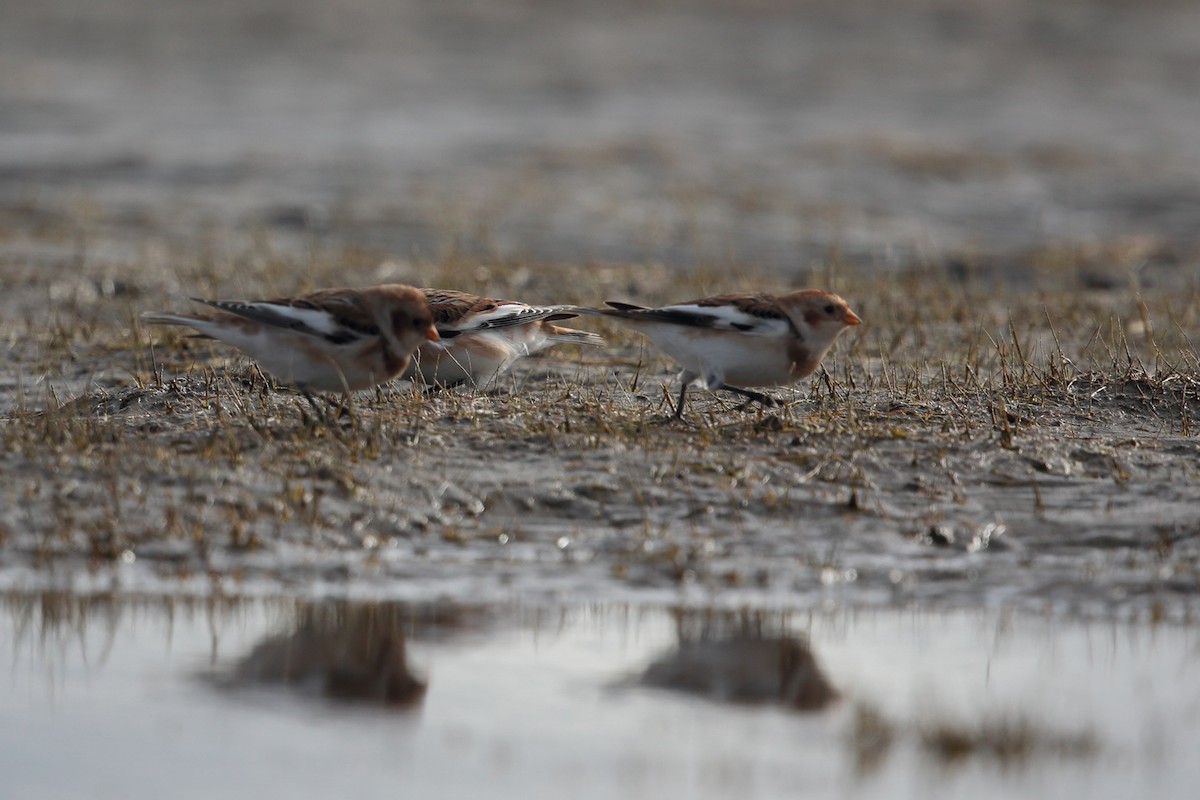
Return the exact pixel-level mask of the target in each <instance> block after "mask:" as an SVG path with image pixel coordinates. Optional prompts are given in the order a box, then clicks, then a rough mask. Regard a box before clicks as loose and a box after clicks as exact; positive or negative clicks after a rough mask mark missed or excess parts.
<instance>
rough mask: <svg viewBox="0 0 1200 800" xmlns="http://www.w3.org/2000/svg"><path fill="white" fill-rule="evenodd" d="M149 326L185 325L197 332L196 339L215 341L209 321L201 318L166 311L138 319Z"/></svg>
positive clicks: (148, 314) (147, 313) (144, 315)
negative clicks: (210, 330) (210, 331)
mask: <svg viewBox="0 0 1200 800" xmlns="http://www.w3.org/2000/svg"><path fill="white" fill-rule="evenodd" d="M138 319H140V320H141V321H142V322H143V323H145V324H147V325H184V326H186V327H188V328H191V329H192V330H194V331H196V334H195V338H198V339H213V338H216V337H214V336H213V335H212V334H211V333H209V332H208V323H209V320H207V319H204V318H201V317H192V316H188V315H187V314H170V313H168V312H165V311H147V312H146V313H144V314H142V315H141V316H140V317H138Z"/></svg>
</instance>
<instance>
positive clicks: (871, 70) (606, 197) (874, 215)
mask: <svg viewBox="0 0 1200 800" xmlns="http://www.w3.org/2000/svg"><path fill="white" fill-rule="evenodd" d="M0 18H2V20H3V22H2V24H0V214H3V215H4V216H7V217H8V218H9V220H10V223H11V221H12V220H13V218H14V217H19V218H20V219H21V223H22V225H25V226H27V225H28V223H29V221H30V220H31V219H33V220H34V221H35V222H36V220H37V219H39V218H40V217H45V218H46V219H48V220H53V219H56V218H60V217H62V216H64V215H65V216H68V217H71V218H79V217H81V216H82V217H85V218H87V219H88V220H90V224H94V225H97V226H101V227H104V228H105V233H106V236H107V237H108V239H109V240H110V241H116V242H120V241H126V242H128V243H129V244H130V247H134V246H136V243H137V242H138V241H139V240H141V239H143V238H144V237H145V236H146V235H148V232H151V231H152V232H153V234H154V235H155V236H159V237H166V239H167V240H168V241H170V242H173V243H175V245H176V246H180V247H183V246H187V243H188V242H189V241H191V240H192V239H193V238H194V237H195V236H197V235H199V232H201V231H203V230H211V229H212V228H213V226H218V227H219V228H220V229H222V230H230V231H243V232H244V231H250V230H256V231H259V232H262V231H266V232H268V233H269V234H270V235H271V236H272V237H274V239H275V240H276V241H279V242H288V241H293V242H296V243H303V242H306V241H307V242H310V243H311V242H312V241H314V237H315V240H316V241H320V242H349V243H353V244H354V245H355V246H358V247H364V248H370V249H378V250H380V251H384V252H390V253H394V254H396V255H397V256H398V257H437V256H439V255H444V254H446V253H448V252H454V253H460V254H465V255H468V256H471V257H479V258H491V259H528V260H530V261H532V262H537V261H550V260H555V261H565V262H569V263H591V262H601V261H640V260H646V261H654V262H661V263H666V264H668V265H678V266H687V265H701V264H702V265H706V266H713V265H716V266H721V265H726V264H728V265H743V264H745V265H755V266H765V267H768V268H772V269H780V270H785V271H786V270H792V269H806V268H808V267H809V266H810V265H812V264H813V263H816V262H819V261H821V260H823V259H829V258H830V255H831V253H832V254H837V255H838V256H840V257H845V258H850V259H854V260H855V261H856V263H859V264H861V265H863V266H864V267H867V268H879V269H887V268H889V267H892V266H894V265H898V264H906V263H911V262H912V261H913V260H914V259H916V260H921V261H924V260H931V261H939V260H943V259H947V258H952V257H954V258H958V257H962V254H964V253H989V254H1013V253H1022V252H1029V251H1030V250H1031V249H1037V248H1039V247H1045V246H1047V245H1054V246H1062V245H1066V246H1076V245H1078V246H1092V245H1094V244H1096V243H1099V244H1100V245H1101V246H1103V245H1104V243H1111V242H1118V243H1120V242H1131V241H1132V242H1135V243H1141V244H1139V245H1138V247H1139V248H1141V249H1144V250H1147V251H1148V252H1149V251H1153V252H1157V253H1164V252H1170V253H1174V254H1176V256H1175V257H1176V259H1177V260H1178V258H1179V257H1180V256H1179V254H1185V253H1189V252H1191V250H1192V248H1194V246H1195V243H1196V241H1197V239H1198V237H1200V224H1198V223H1200V93H1198V92H1197V85H1198V79H1200V4H1198V3H1195V2H1191V1H1190V0H1147V1H1146V2H1136V1H1135V0H1057V1H1056V2H1045V0H892V1H891V2H882V1H880V2H872V1H871V0H811V1H810V2H784V1H783V0H660V1H659V2H643V1H642V0H636V1H635V0H604V1H601V0H595V1H594V2H589V1H588V0H561V1H560V2H549V1H548V0H440V1H439V2H415V1H408V2H405V1H403V0H208V1H207V2H203V3H197V2H192V0H105V2H96V1H95V0H40V1H39V2H37V3H27V2H23V1H22V0H2V2H0ZM5 227H11V225H6V226H5ZM14 248H15V249H17V250H19V249H20V247H19V244H18V243H14V242H12V241H10V242H9V244H8V246H7V249H8V251H9V252H10V253H11V252H12V251H13V249H14Z"/></svg>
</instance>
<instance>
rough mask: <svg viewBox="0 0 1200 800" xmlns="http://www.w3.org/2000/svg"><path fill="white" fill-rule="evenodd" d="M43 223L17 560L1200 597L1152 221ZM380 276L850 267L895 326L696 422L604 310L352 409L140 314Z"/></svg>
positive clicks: (100, 566) (655, 279) (886, 590)
mask: <svg viewBox="0 0 1200 800" xmlns="http://www.w3.org/2000/svg"><path fill="white" fill-rule="evenodd" d="M39 230H44V235H45V237H46V238H47V239H48V240H49V241H48V243H47V245H46V251H47V252H49V253H51V254H54V253H59V255H57V256H52V257H49V256H48V257H45V258H46V259H48V260H46V261H44V262H43V263H34V261H33V260H32V259H31V258H25V257H16V256H12V255H9V256H7V257H6V258H5V259H4V260H3V262H0V274H3V275H4V277H5V279H6V281H8V282H9V284H10V285H12V286H13V287H14V288H13V291H12V292H11V293H10V294H9V295H8V296H7V297H6V299H5V300H4V301H3V303H4V311H3V316H2V317H0V342H2V343H3V347H4V350H5V353H6V364H7V369H6V370H5V372H4V373H3V375H2V376H0V397H3V404H2V405H3V408H4V415H3V419H2V420H0V453H2V455H0V469H2V470H3V471H4V473H5V475H6V480H5V481H4V486H3V489H2V490H0V492H2V493H3V498H2V499H3V510H0V544H2V549H0V575H4V576H6V577H3V579H2V580H3V582H4V583H6V584H9V585H12V584H13V583H14V582H22V581H23V582H28V581H31V580H32V581H33V582H35V583H39V582H44V583H49V584H52V585H58V584H60V583H62V582H64V581H66V582H69V581H71V580H74V578H73V577H72V576H78V575H84V576H101V575H106V574H108V573H110V572H112V571H113V570H117V571H118V572H120V574H121V575H124V576H125V577H124V578H122V580H132V581H135V582H137V581H143V582H149V583H150V584H153V585H158V584H160V583H161V584H163V585H165V586H196V587H200V586H205V587H211V585H213V584H219V585H221V586H222V587H224V588H225V589H227V590H228V589H230V587H234V590H236V587H238V586H242V587H245V586H248V585H253V581H255V580H262V581H266V582H268V583H269V584H270V585H283V586H285V587H288V586H290V587H298V586H305V585H308V584H310V583H312V582H313V581H320V582H328V581H334V582H336V583H337V584H339V585H350V584H351V583H355V582H365V583H367V584H370V585H374V586H376V587H377V588H378V589H379V590H380V591H384V592H386V591H389V589H388V588H387V587H390V586H391V587H394V586H399V585H404V586H406V587H409V588H411V587H413V586H418V587H424V588H423V589H421V591H425V590H428V591H437V590H438V587H441V586H444V585H445V582H446V581H454V580H456V579H457V578H459V577H461V576H462V575H464V574H466V575H470V576H472V584H471V585H472V586H473V587H474V588H473V591H478V592H480V593H481V594H482V595H489V594H491V593H508V592H511V591H513V590H514V586H516V587H519V588H522V589H524V588H529V589H530V590H532V591H534V592H539V591H549V592H554V591H558V589H556V588H555V587H556V586H561V585H562V584H560V583H559V580H558V578H555V577H554V576H555V574H559V573H561V574H565V575H570V576H573V577H571V578H570V579H569V580H571V581H577V582H578V583H577V585H576V588H580V587H583V586H587V587H590V589H589V591H599V592H607V591H617V592H623V591H632V592H639V591H643V590H647V589H649V590H652V591H653V590H655V589H657V588H662V587H677V586H680V585H685V586H694V587H697V588H700V589H703V590H704V591H707V592H710V593H711V594H712V596H713V597H716V598H720V597H736V596H738V594H739V593H745V592H759V591H764V590H769V591H780V592H785V593H787V594H788V596H790V597H793V598H794V599H795V600H797V601H798V602H804V601H805V599H806V598H813V597H827V596H828V594H829V593H830V592H831V591H833V592H837V593H838V596H840V597H843V598H846V599H854V598H858V599H861V600H863V601H869V602H874V601H883V602H888V603H891V602H906V601H908V600H910V599H922V598H923V599H929V600H934V599H937V600H944V601H947V602H956V603H964V604H971V603H974V602H978V600H977V598H978V597H979V596H980V595H981V594H987V593H988V592H991V591H994V592H997V593H998V594H1000V595H1003V596H1005V597H1009V598H1011V599H1015V600H1016V601H1019V602H1026V603H1030V604H1033V605H1035V606H1039V607H1040V606H1043V605H1045V604H1050V605H1057V604H1060V603H1066V604H1068V605H1070V606H1072V607H1076V606H1081V607H1093V606H1095V607H1096V608H1097V609H1104V608H1110V607H1111V604H1112V603H1114V602H1122V603H1124V604H1126V605H1127V606H1128V604H1129V601H1130V600H1131V599H1136V600H1137V601H1138V602H1137V603H1134V604H1132V606H1128V607H1132V608H1138V609H1142V610H1143V611H1145V613H1148V614H1151V615H1155V614H1157V615H1162V614H1164V613H1165V614H1170V615H1175V616H1180V615H1188V614H1190V613H1191V609H1192V608H1193V605H1194V601H1195V595H1196V592H1195V589H1196V585H1197V576H1198V575H1200V537H1198V535H1197V531H1198V528H1197V525H1198V524H1200V517H1197V512H1196V510H1195V509H1196V508H1198V507H1200V505H1198V504H1197V502H1196V501H1197V499H1198V498H1197V497H1196V496H1195V490H1194V489H1192V488H1190V487H1194V486H1197V485H1200V481H1197V480H1196V479H1197V477H1198V474H1197V473H1198V470H1200V468H1198V467H1197V460H1196V458H1195V456H1196V455H1197V452H1198V442H1197V440H1196V438H1195V437H1196V433H1197V429H1196V418H1197V414H1198V413H1200V361H1198V356H1197V351H1196V349H1195V347H1194V338H1195V336H1196V335H1197V334H1196V332H1197V331H1200V287H1198V286H1197V284H1196V279H1195V274H1194V270H1190V271H1189V270H1188V269H1187V268H1183V267H1181V266H1180V265H1181V264H1191V263H1194V254H1189V253H1178V252H1174V251H1171V250H1170V249H1169V248H1167V247H1166V246H1165V245H1162V244H1159V243H1155V242H1145V241H1127V242H1124V241H1123V242H1111V243H1106V244H1102V245H1097V246H1095V247H1092V248H1056V249H1046V250H1042V251H1037V252H1029V253H1021V254H1015V255H1010V256H1007V257H1005V258H999V257H996V256H989V257H984V256H979V255H973V254H963V255H961V256H959V257H956V258H954V259H949V260H947V261H945V262H938V263H913V264H910V265H908V266H907V267H905V268H900V269H894V270H890V271H886V272H880V271H878V270H873V271H867V270H860V269H856V267H855V265H853V264H850V263H844V262H843V261H842V260H841V259H840V258H839V256H838V255H837V253H831V254H830V256H829V258H828V259H827V260H826V262H825V263H823V264H820V265H818V266H814V267H812V268H806V269H801V270H798V271H796V272H794V273H792V274H775V273H760V272H757V271H755V270H754V269H752V268H751V267H749V266H738V267H736V268H733V269H729V268H727V267H723V268H721V269H716V268H712V269H706V268H703V267H698V268H696V269H695V270H692V271H687V272H680V271H678V270H671V269H667V268H665V267H662V266H656V265H654V264H587V265H574V264H530V263H504V262H500V261H494V262H491V263H482V262H480V261H479V260H477V259H473V258H466V257H462V256H460V255H457V254H455V253H454V252H453V250H451V251H448V252H447V253H446V254H444V255H442V256H440V257H437V258H433V259H430V260H415V259H414V260H401V259H397V258H396V257H394V256H393V255H390V254H387V253H380V252H370V251H365V250H359V249H353V248H342V247H339V248H336V249H334V250H331V251H325V250H322V249H321V248H320V247H318V246H316V245H315V244H314V243H309V246H307V247H306V248H304V249H302V250H300V251H296V250H295V249H294V248H292V249H286V250H285V249H282V248H277V247H276V246H275V245H274V244H273V242H272V240H271V238H270V236H268V235H267V234H265V233H263V232H257V233H254V234H253V235H251V236H250V237H248V239H247V240H246V244H245V247H244V248H243V249H240V250H232V249H231V248H229V247H228V245H226V244H225V243H223V242H220V246H218V244H215V243H214V242H213V241H209V240H208V239H205V240H204V241H203V242H201V243H200V244H199V245H195V244H194V243H193V245H192V246H189V247H178V248H175V247H173V246H172V245H169V244H164V243H158V244H156V245H155V246H154V247H149V248H148V249H147V250H146V251H145V252H141V253H133V254H130V255H129V256H128V257H127V258H123V259H120V258H118V259H114V260H111V261H101V260H99V259H94V258H79V257H77V255H76V249H77V248H78V247H79V244H78V241H77V239H78V238H79V237H74V238H72V237H68V236H67V235H66V234H65V233H62V232H56V231H58V229H57V228H55V227H54V226H48V227H44V229H39ZM24 235H27V236H32V235H34V234H33V233H30V232H29V231H25V232H24ZM83 239H84V240H85V241H90V239H89V237H87V236H85V237H83ZM213 239H214V240H219V237H215V236H214V237H213ZM56 248H57V249H56ZM163 248H166V249H167V250H168V251H169V253H168V254H167V255H169V258H167V257H166V255H164V253H163V252H161V250H162V249H163ZM168 261H169V263H170V268H169V269H167V268H165V264H166V263H167V262H168ZM72 265H74V266H72ZM378 281H406V282H411V283H417V284H426V285H437V286H444V287H448V288H460V289H466V290H470V291H476V292H486V293H489V294H493V295H496V296H510V297H515V298H520V299H522V300H527V301H530V302H574V303H591V304H595V303H599V302H601V301H603V300H605V299H609V298H611V299H621V300H637V301H639V302H647V303H656V302H662V301H668V300H680V299H686V298H689V297H695V296H699V295H703V294H707V293H713V292H718V291H723V290H732V289H746V288H749V287H753V288H756V289H762V290H765V291H771V290H778V289H784V288H793V287H796V286H823V287H827V288H830V289H832V290H835V291H837V292H838V293H840V294H842V295H843V296H845V297H847V298H850V299H851V302H852V305H853V307H854V308H855V310H856V311H857V312H858V313H860V314H861V316H862V317H863V318H864V319H865V320H866V324H865V325H864V326H862V330H861V331H856V332H855V333H854V334H853V335H851V336H847V337H844V341H841V342H839V344H838V345H837V346H836V348H835V350H834V352H833V353H832V355H831V357H830V358H829V359H828V361H827V362H826V368H825V369H824V370H823V371H822V372H821V373H819V374H818V375H817V376H815V377H814V378H813V379H812V380H811V381H808V382H805V383H804V384H802V385H800V386H798V387H796V388H795V389H794V390H781V391H779V392H778V395H779V396H781V397H782V398H784V399H786V400H788V404H787V405H786V406H785V407H784V408H782V409H780V410H764V409H759V408H750V409H747V410H744V411H738V410H736V404H734V403H731V402H729V401H728V400H726V399H724V398H721V397H713V396H710V397H703V396H698V397H697V401H698V402H697V403H696V407H695V411H694V416H693V424H692V425H691V426H689V427H679V426H671V425H664V424H661V423H662V418H663V417H664V416H666V415H667V414H669V413H670V406H669V402H668V398H669V395H670V394H671V392H672V391H673V389H672V387H673V384H672V380H673V371H674V370H673V367H672V366H671V365H670V363H669V362H668V361H667V360H665V359H664V358H662V357H661V356H659V355H657V354H656V353H655V352H654V351H653V350H651V349H649V348H648V347H647V346H646V345H645V344H644V343H643V342H641V341H640V340H639V339H638V338H637V337H636V335H633V334H630V333H629V332H627V331H624V330H622V329H618V328H616V327H612V326H607V325H606V324H604V323H603V322H597V321H594V320H587V321H586V324H583V323H581V327H587V326H589V325H595V326H596V327H597V328H598V330H599V332H601V333H603V334H604V335H605V336H606V338H608V339H609V340H610V342H611V343H612V346H611V347H610V348H609V349H608V350H605V351H598V352H594V353H593V352H590V351H589V352H585V353H572V352H569V351H559V352H554V351H552V352H551V353H550V354H549V357H546V358H539V359H530V360H528V361H527V362H525V363H524V364H523V365H522V366H521V367H520V368H519V369H518V370H517V371H515V372H514V373H513V374H512V375H509V376H506V377H505V379H504V380H502V381H501V383H500V384H499V385H498V386H496V387H493V388H491V389H488V390H482V391H476V390H473V391H458V390H451V391H444V392H433V393H425V392H422V391H419V390H417V389H414V388H412V387H410V386H408V385H407V384H401V383H397V384H393V385H390V386H387V387H384V388H382V389H380V390H379V391H377V392H373V393H369V392H364V393H359V394H358V395H356V396H355V397H354V398H353V399H352V402H351V405H350V407H349V409H348V412H349V413H348V414H347V415H345V417H344V418H343V419H342V421H340V422H336V423H334V422H330V421H327V420H326V421H319V420H314V419H312V418H311V417H309V415H307V414H306V413H304V401H303V398H301V397H299V396H298V395H295V394H294V393H291V392H289V391H287V390H285V389H279V388H277V387H275V386H273V385H272V384H271V383H270V382H269V381H268V380H267V379H266V378H264V377H263V376H262V375H261V374H259V373H258V372H257V371H256V370H255V369H254V368H253V367H252V365H250V364H249V363H248V362H247V361H245V360H244V359H242V358H240V357H239V356H237V355H236V354H235V353H233V352H231V351H230V350H229V349H226V348H224V347H223V346H221V345H219V344H214V343H208V342H202V341H197V340H192V339H186V338H183V337H181V336H180V335H178V334H177V333H174V332H171V331H156V332H155V334H154V336H153V338H152V337H151V336H150V334H149V332H148V331H145V330H142V329H140V328H139V326H138V324H137V322H136V317H137V314H138V313H139V312H141V311H144V310H147V309H156V308H167V307H172V306H173V305H174V304H177V303H178V302H180V301H179V300H178V298H177V294H196V295H203V296H215V297H222V296H225V297H228V296H274V295H281V294H287V293H292V292H299V291H306V290H310V289H314V288H318V287H321V286H327V285H338V284H342V285H345V284H368V283H372V282H378ZM701 395H703V393H701ZM1147 504H1150V505H1151V506H1152V507H1153V509H1154V511H1153V513H1150V514H1147V513H1145V511H1144V509H1145V508H1146V507H1147ZM1088 542H1092V543H1093V544H1094V543H1097V542H1102V543H1104V546H1103V547H1101V548H1100V549H1099V550H1089V549H1088V547H1087V543H1088ZM1043 557H1044V558H1043ZM31 575H32V576H35V577H32V578H31V577H30V576H31ZM89 579H90V578H89ZM96 579H97V580H99V579H100V578H99V577H96ZM247 582H250V583H247ZM602 587H607V588H602ZM854 590H858V591H854ZM1105 613H1107V612H1105Z"/></svg>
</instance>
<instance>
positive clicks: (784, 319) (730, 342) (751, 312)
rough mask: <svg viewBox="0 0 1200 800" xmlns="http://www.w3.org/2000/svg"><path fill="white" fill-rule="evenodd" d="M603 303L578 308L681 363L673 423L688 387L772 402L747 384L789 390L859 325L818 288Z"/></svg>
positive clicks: (836, 300)
mask: <svg viewBox="0 0 1200 800" xmlns="http://www.w3.org/2000/svg"><path fill="white" fill-rule="evenodd" d="M608 305H609V308H582V307H575V310H576V311H579V312H580V313H584V314H594V315H601V316H605V317H608V318H610V319H613V320H615V321H616V322H619V323H621V324H623V325H628V326H629V327H631V328H633V329H634V330H636V331H638V332H639V333H641V334H643V335H644V336H645V337H646V338H647V339H649V340H650V341H651V342H652V343H653V344H654V345H655V346H656V347H657V348H658V349H659V350H661V351H663V352H664V353H666V354H667V355H668V356H670V357H671V358H673V359H675V361H677V362H679V364H680V366H682V367H683V371H682V372H681V373H680V381H681V382H682V386H681V387H680V390H679V399H678V400H677V401H676V403H675V413H674V415H673V416H674V418H675V419H681V418H682V417H683V408H684V400H685V398H686V397H687V391H688V387H689V386H691V385H693V384H698V385H700V386H701V387H703V388H705V389H710V390H722V389H723V390H727V391H731V392H735V393H737V394H740V395H742V396H743V397H746V398H749V399H750V400H753V401H757V402H759V403H762V404H763V405H776V404H777V403H778V401H777V400H775V399H774V398H772V397H770V396H768V395H765V394H763V393H761V392H756V391H753V389H752V388H751V387H765V386H786V385H788V384H791V383H794V382H796V381H798V380H800V379H802V378H805V377H808V376H809V375H811V374H812V373H813V372H815V371H816V369H817V367H819V366H820V364H821V359H822V358H824V357H825V354H826V353H827V352H828V351H829V348H830V346H832V344H833V341H834V340H835V339H836V338H837V337H838V335H839V334H841V333H842V331H844V330H846V329H847V328H849V327H851V326H854V325H858V324H860V323H861V322H862V320H861V319H860V318H859V317H858V315H857V314H855V313H854V312H853V311H851V310H850V306H849V305H847V303H846V301H845V300H843V299H842V298H840V297H838V296H837V295H836V294H833V293H831V292H826V291H822V290H820V289H802V290H800V291H795V292H789V293H787V294H779V295H771V294H721V295H715V296H713V297H703V298H700V299H698V300H689V301H687V302H684V303H674V304H671V305H666V306H660V307H658V308H643V307H641V306H636V305H630V304H629V303H618V302H614V301H611V300H610V301H608Z"/></svg>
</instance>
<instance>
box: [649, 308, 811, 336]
mask: <svg viewBox="0 0 1200 800" xmlns="http://www.w3.org/2000/svg"><path fill="white" fill-rule="evenodd" d="M660 310H662V311H678V312H680V313H682V314H691V315H694V316H697V317H709V318H710V319H712V320H713V329H715V330H725V331H740V332H741V333H745V334H748V335H751V336H784V335H787V334H788V333H789V330H790V326H789V325H788V323H787V320H783V319H772V318H769V317H756V316H754V315H753V314H747V313H746V312H744V311H741V310H740V309H738V308H736V307H734V306H700V305H694V304H692V303H680V304H679V305H673V306H663V307H662V308H661V309H660Z"/></svg>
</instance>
